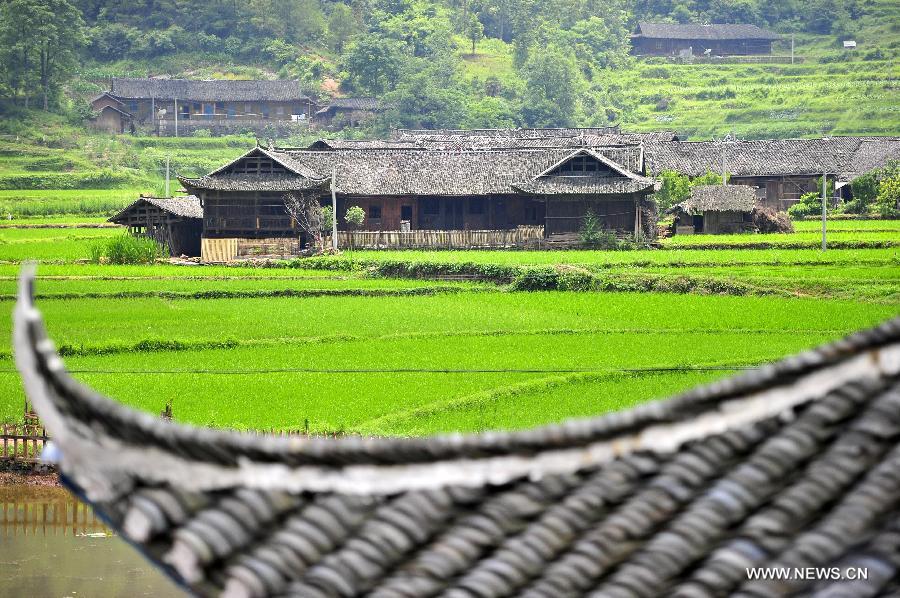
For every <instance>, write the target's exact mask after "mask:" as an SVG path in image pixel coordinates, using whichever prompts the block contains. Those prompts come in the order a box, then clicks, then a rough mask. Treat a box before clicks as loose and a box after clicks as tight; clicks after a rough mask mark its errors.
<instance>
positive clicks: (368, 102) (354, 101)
mask: <svg viewBox="0 0 900 598" xmlns="http://www.w3.org/2000/svg"><path fill="white" fill-rule="evenodd" d="M378 108H379V103H378V98H334V99H332V100H330V101H329V102H328V105H327V106H325V107H324V108H322V109H321V110H319V111H318V112H316V114H325V113H327V112H333V111H335V110H368V111H374V110H378Z"/></svg>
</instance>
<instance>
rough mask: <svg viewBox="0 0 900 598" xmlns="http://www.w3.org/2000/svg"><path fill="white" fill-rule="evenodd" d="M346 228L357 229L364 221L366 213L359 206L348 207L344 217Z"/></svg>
mask: <svg viewBox="0 0 900 598" xmlns="http://www.w3.org/2000/svg"><path fill="white" fill-rule="evenodd" d="M344 220H346V222H347V226H349V227H351V228H359V227H360V226H362V225H363V223H364V222H365V221H366V212H365V210H363V209H362V208H361V207H359V206H350V207H349V208H347V213H346V214H345V215H344Z"/></svg>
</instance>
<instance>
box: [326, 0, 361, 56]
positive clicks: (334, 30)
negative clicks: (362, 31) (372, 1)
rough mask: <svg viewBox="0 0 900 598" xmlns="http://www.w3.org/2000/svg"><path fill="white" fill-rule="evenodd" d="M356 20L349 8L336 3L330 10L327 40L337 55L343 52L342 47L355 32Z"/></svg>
mask: <svg viewBox="0 0 900 598" xmlns="http://www.w3.org/2000/svg"><path fill="white" fill-rule="evenodd" d="M357 29H358V28H357V23H356V18H355V17H354V16H353V11H352V10H351V9H350V7H349V6H347V5H346V4H343V3H340V2H339V3H337V4H335V5H334V7H333V8H332V9H331V14H330V15H329V16H328V40H329V43H330V44H331V48H332V49H333V50H334V51H335V52H338V53H341V52H343V51H344V46H345V45H346V44H347V42H348V41H349V40H350V38H351V37H353V36H354V35H355V34H356V32H357Z"/></svg>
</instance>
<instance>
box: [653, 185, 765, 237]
mask: <svg viewBox="0 0 900 598" xmlns="http://www.w3.org/2000/svg"><path fill="white" fill-rule="evenodd" d="M756 204H757V197H756V189H754V188H753V187H750V186H747V185H699V186H697V187H694V188H693V189H691V196H690V197H689V198H688V199H686V200H684V201H683V202H681V203H680V204H677V205H675V206H673V207H672V208H671V209H670V210H669V212H671V213H673V214H675V232H676V234H701V233H707V234H713V235H716V234H723V233H740V232H744V231H746V230H748V229H750V228H752V226H753V208H755V207H756Z"/></svg>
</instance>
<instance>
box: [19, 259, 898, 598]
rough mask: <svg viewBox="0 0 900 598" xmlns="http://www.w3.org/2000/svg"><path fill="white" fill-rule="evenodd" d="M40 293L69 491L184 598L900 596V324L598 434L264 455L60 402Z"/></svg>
mask: <svg viewBox="0 0 900 598" xmlns="http://www.w3.org/2000/svg"><path fill="white" fill-rule="evenodd" d="M33 282H34V281H33V279H32V278H31V277H30V275H27V274H26V276H25V277H24V278H23V282H22V285H21V290H20V299H19V303H18V306H17V308H16V310H15V317H14V319H15V355H16V361H17V365H18V367H19V370H20V371H21V373H22V376H23V380H24V386H25V389H26V392H27V394H28V397H29V399H30V400H31V401H32V403H33V405H34V407H35V408H36V409H37V411H38V413H39V414H40V416H41V418H42V419H43V421H44V423H45V425H46V426H47V428H48V430H49V431H50V433H51V435H52V437H53V439H54V444H55V446H56V449H57V451H56V452H57V453H58V454H59V455H60V458H61V460H60V462H59V467H60V470H61V472H62V473H63V474H64V477H63V480H64V481H65V482H66V483H67V484H68V485H69V486H70V487H72V488H73V489H74V490H75V491H76V492H78V494H79V495H80V496H83V497H84V498H85V499H86V500H88V501H89V502H91V503H92V504H93V505H94V507H95V509H96V510H97V511H98V512H99V513H100V514H101V515H102V516H103V517H104V518H105V519H106V520H107V521H109V522H110V524H111V525H112V526H113V527H114V528H115V529H117V530H119V531H120V532H121V533H122V534H123V535H124V537H125V538H126V539H127V540H128V541H129V542H131V543H133V544H134V545H136V546H137V547H138V548H139V549H140V550H141V551H142V553H143V554H144V555H145V556H146V557H148V558H149V559H151V560H152V561H153V562H154V563H156V564H157V565H159V566H160V567H162V569H163V571H164V572H165V573H167V574H168V575H170V576H171V577H172V578H174V579H175V580H176V581H177V582H178V583H180V584H182V585H183V586H185V587H187V588H189V589H190V591H191V592H192V593H194V594H196V595H202V596H214V595H221V594H222V593H223V592H224V593H225V595H229V596H254V597H264V596H304V597H313V598H315V597H326V596H362V595H367V596H438V595H441V596H460V597H462V596H526V597H538V596H580V595H592V596H613V597H615V596H622V597H625V596H684V597H689V596H725V595H735V594H740V595H746V596H788V595H791V596H794V595H812V594H817V595H827V596H876V595H885V596H887V595H896V593H897V592H898V591H900V582H898V580H900V319H895V320H893V321H890V322H888V323H886V324H883V325H882V326H880V327H878V328H876V329H874V330H870V331H867V332H863V333H859V334H856V335H853V336H851V337H848V338H847V339H844V340H842V341H839V342H836V343H833V344H829V345H826V346H823V347H821V348H818V349H815V350H813V351H809V352H807V353H804V354H801V355H799V356H796V357H791V358H788V359H786V360H784V361H781V362H778V363H775V364H773V365H769V366H765V367H762V368H760V369H758V370H753V371H749V372H746V373H744V374H742V375H740V376H737V377H734V378H730V379H725V380H722V381H719V382H715V383H713V384H711V385H708V386H704V387H701V388H698V389H695V390H691V391H688V392H687V393H684V394H682V395H679V396H676V397H674V398H672V399H669V400H662V401H652V402H648V403H644V404H642V405H640V406H638V407H635V408H632V409H630V410H628V411H623V412H617V413H612V414H609V415H605V416H601V417H598V418H594V419H588V420H577V421H571V422H566V423H563V424H554V425H550V426H546V427H542V428H536V429H533V430H528V431H522V432H511V433H506V432H492V433H485V434H481V435H465V436H461V435H455V436H443V437H431V438H397V439H392V438H372V439H363V438H357V437H347V438H338V439H303V438H296V437H295V438H278V437H268V436H257V435H252V434H240V433H237V432H227V431H220V430H210V429H199V428H193V427H190V426H186V425H181V424H176V423H173V422H167V421H163V420H160V419H158V418H156V417H153V416H152V415H150V414H148V413H142V412H138V411H135V410H133V409H131V408H128V407H125V406H124V405H121V404H118V403H115V402H113V401H111V400H109V399H106V398H105V397H103V396H101V395H99V394H96V393H94V392H93V391H91V390H89V389H87V388H86V387H84V386H82V385H80V384H79V383H77V382H75V381H74V380H73V379H72V378H71V377H70V376H69V374H68V373H67V372H66V371H65V368H64V367H63V366H62V362H61V361H60V358H59V357H58V355H57V354H56V352H55V350H54V348H53V344H52V343H50V342H45V340H44V339H46V332H45V329H44V326H43V322H42V319H41V316H40V313H39V312H38V311H37V310H36V309H35V308H34V306H33V303H32V296H31V289H32V286H33ZM753 567H765V568H767V569H768V570H774V568H776V567H784V568H788V570H790V571H793V570H794V569H795V568H797V569H805V568H807V567H821V568H830V567H837V568H838V571H841V570H842V568H844V567H854V568H855V567H860V568H865V569H866V571H867V577H866V578H865V579H846V580H839V579H834V578H831V577H827V578H819V579H814V578H803V577H802V576H799V575H791V576H790V578H788V579H755V580H754V579H749V577H748V573H747V568H753ZM812 577H815V576H812Z"/></svg>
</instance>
